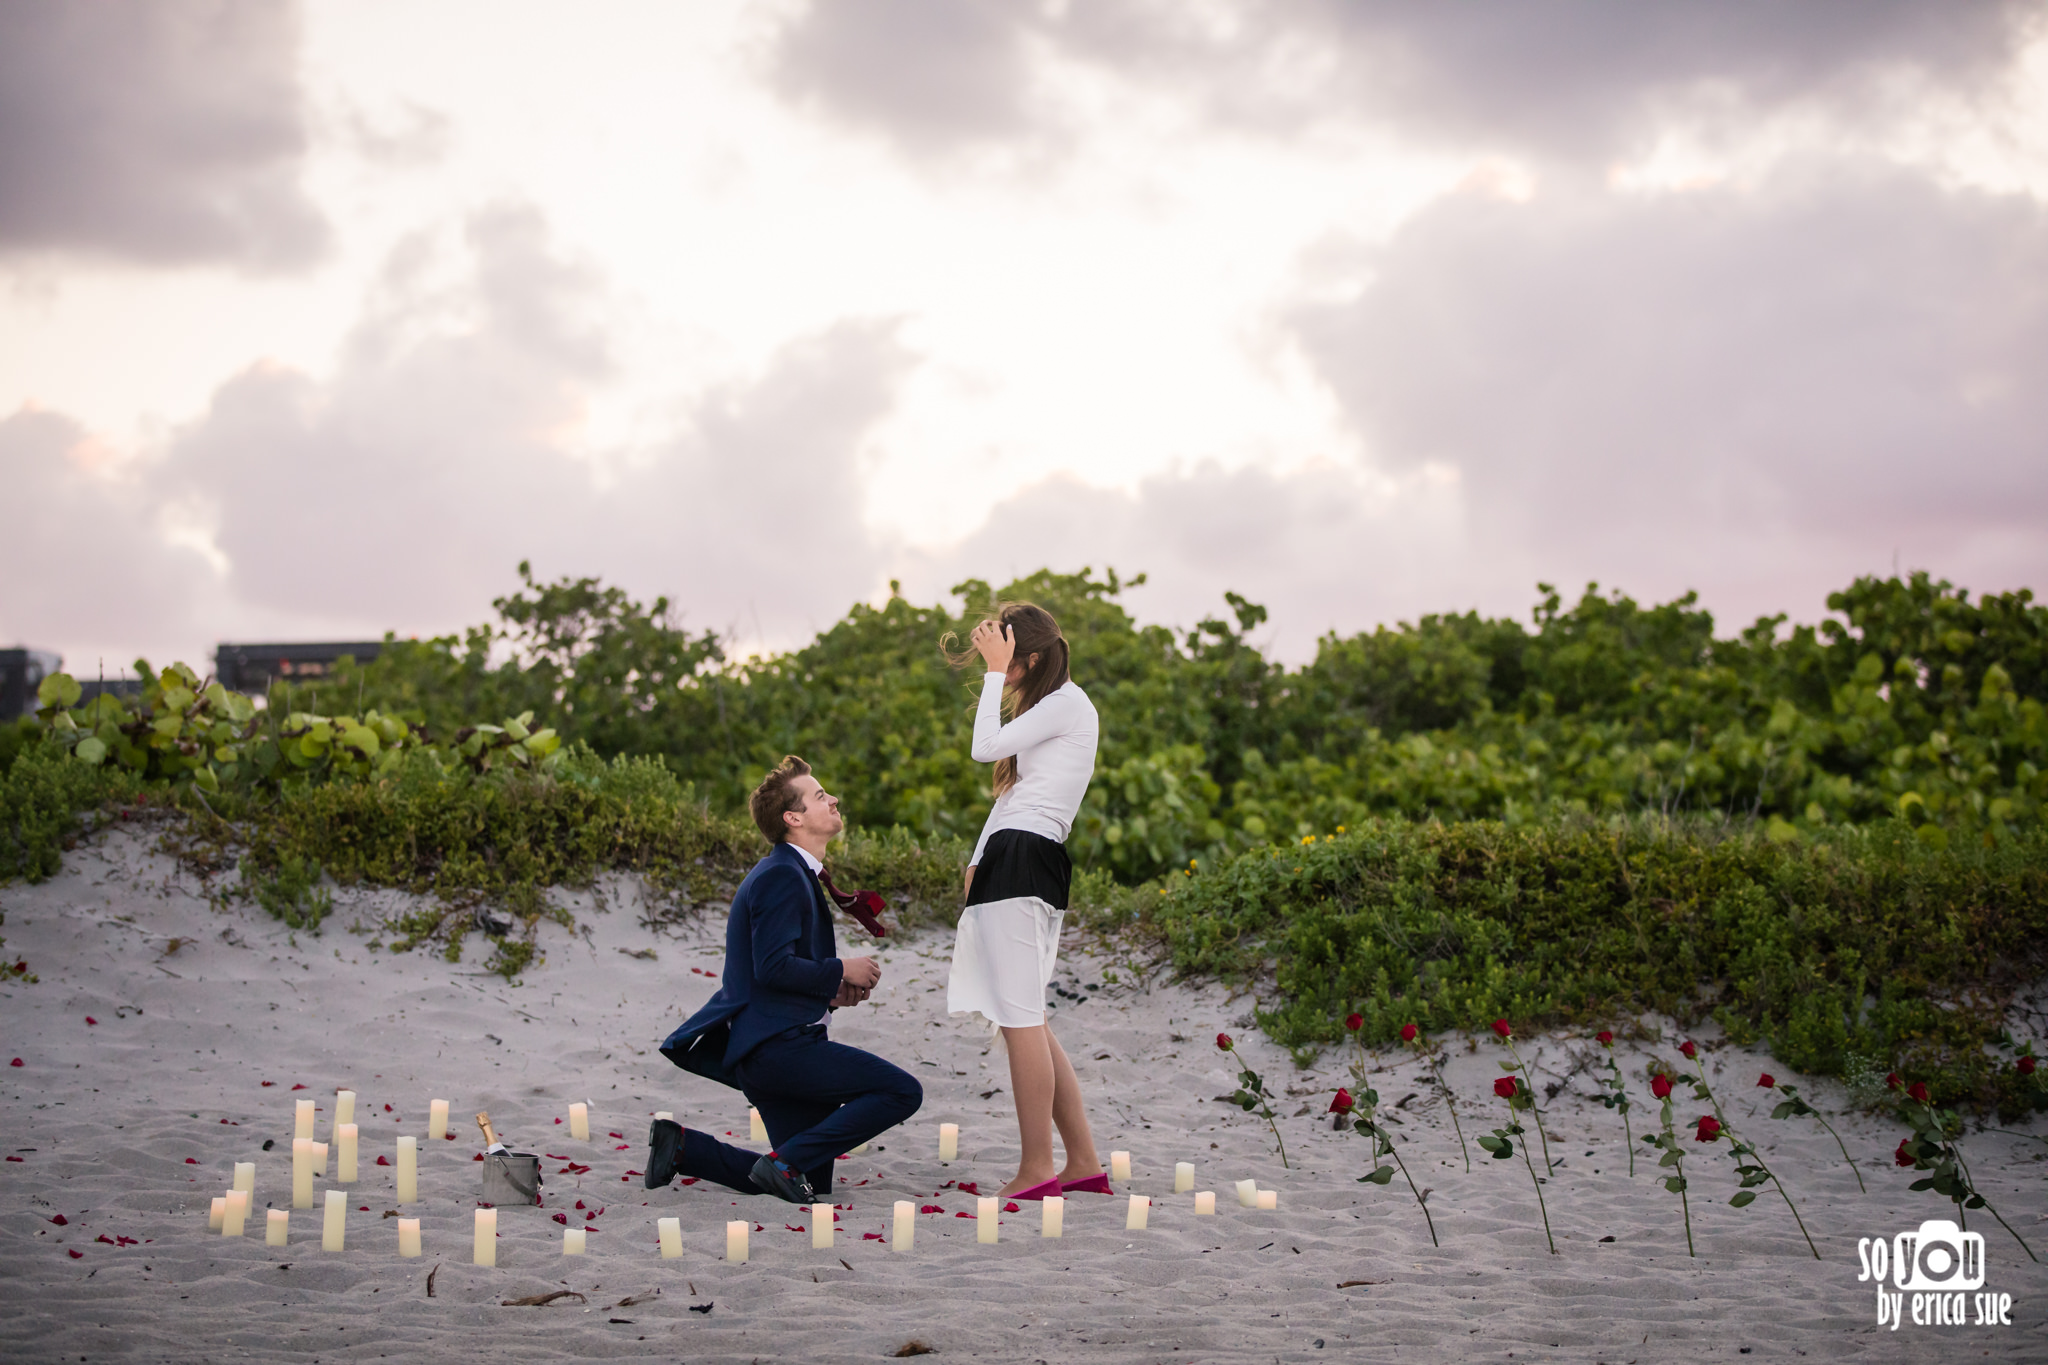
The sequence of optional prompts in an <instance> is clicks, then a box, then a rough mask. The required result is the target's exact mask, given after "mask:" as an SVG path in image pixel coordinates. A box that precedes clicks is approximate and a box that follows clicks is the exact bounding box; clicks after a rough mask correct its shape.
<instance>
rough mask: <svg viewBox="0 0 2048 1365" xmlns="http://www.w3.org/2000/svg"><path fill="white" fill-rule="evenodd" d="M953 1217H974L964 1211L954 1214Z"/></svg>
mask: <svg viewBox="0 0 2048 1365" xmlns="http://www.w3.org/2000/svg"><path fill="white" fill-rule="evenodd" d="M953 1216H954V1217H955V1218H972V1217H974V1215H973V1214H971V1213H968V1212H966V1211H964V1210H963V1211H961V1212H959V1213H956V1214H954V1215H953Z"/></svg>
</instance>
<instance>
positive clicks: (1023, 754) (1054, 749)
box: [972, 673, 1102, 864]
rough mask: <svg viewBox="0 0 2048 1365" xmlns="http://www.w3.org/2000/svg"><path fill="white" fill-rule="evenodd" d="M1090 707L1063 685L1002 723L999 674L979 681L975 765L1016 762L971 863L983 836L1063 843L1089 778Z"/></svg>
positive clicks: (1095, 724) (1093, 728)
mask: <svg viewBox="0 0 2048 1365" xmlns="http://www.w3.org/2000/svg"><path fill="white" fill-rule="evenodd" d="M1101 728H1102V727H1101V722H1100V721H1099V720H1098V719H1097V717H1096V714H1095V703H1094V702H1091V701H1089V700H1088V694H1087V693H1086V692H1083V691H1082V690H1081V688H1080V686H1079V685H1078V684H1076V683H1075V682H1073V681H1072V680H1071V679H1069V680H1068V681H1067V682H1066V683H1064V684H1062V685H1061V686H1059V687H1057V688H1055V689H1054V690H1053V691H1051V692H1049V693H1047V694H1046V695H1045V696H1044V697H1043V698H1041V699H1040V700H1039V702H1038V704H1037V705H1036V706H1034V707H1032V708H1031V709H1030V710H1029V711H1026V712H1025V713H1024V714H1023V715H1021V716H1018V717H1017V718H1016V719H1015V720H1012V721H1011V722H1010V723H1009V724H1008V725H1005V724H1003V675H1002V674H1000V673H990V674H987V675H985V676H984V677H983V678H982V680H981V704H980V705H979V706H978V707H976V708H975V712H974V747H973V750H972V753H973V756H974V761H975V762H976V763H994V762H996V761H997V760H998V759H1004V758H1011V757H1015V758H1016V760H1017V782H1016V785H1015V786H1013V787H1011V788H1010V789H1009V790H1008V791H1006V792H1004V793H1003V794H1002V795H1001V796H999V797H997V798H996V804H995V809H993V810H991V811H990V812H989V813H988V821H987V823H985V824H984V825H983V826H982V828H981V838H980V839H979V840H978V841H977V842H976V843H975V845H974V858H973V860H972V861H973V862H974V863H976V864H979V863H980V862H981V854H982V850H983V849H985V848H987V847H988V838H989V836H990V835H991V834H994V833H995V832H996V831H997V830H999V829H1021V830H1025V831H1027V832H1029V833H1032V834H1038V835H1043V836H1044V837H1045V838H1048V839H1050V840H1052V841H1053V842H1054V843H1056V844H1063V843H1065V842H1066V841H1067V834H1068V832H1069V831H1070V830H1072V829H1073V827H1074V816H1075V815H1076V814H1078V813H1079V812H1080V809H1081V798H1082V797H1084V796H1086V795H1087V794H1088V779H1089V778H1091V777H1093V776H1094V775H1095V744H1096V740H1097V739H1098V738H1099V737H1100V734H1101Z"/></svg>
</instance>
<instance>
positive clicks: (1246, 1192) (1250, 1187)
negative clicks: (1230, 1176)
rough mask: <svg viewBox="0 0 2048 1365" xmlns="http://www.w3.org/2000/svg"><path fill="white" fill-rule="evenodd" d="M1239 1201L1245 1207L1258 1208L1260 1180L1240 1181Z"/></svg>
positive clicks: (1238, 1183) (1238, 1187)
mask: <svg viewBox="0 0 2048 1365" xmlns="http://www.w3.org/2000/svg"><path fill="white" fill-rule="evenodd" d="M1237 1202H1238V1203H1239V1204H1240V1205H1241V1206H1243V1207H1244V1208H1248V1209H1255V1208H1257V1207H1258V1206H1259V1182H1258V1181H1256V1180H1240V1181H1238V1182H1237Z"/></svg>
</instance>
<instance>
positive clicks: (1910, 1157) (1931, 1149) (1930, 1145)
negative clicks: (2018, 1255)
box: [1885, 1073, 2041, 1265]
mask: <svg viewBox="0 0 2048 1365" xmlns="http://www.w3.org/2000/svg"><path fill="white" fill-rule="evenodd" d="M1885 1084H1886V1085H1888V1086H1890V1087H1891V1088H1892V1089H1894V1090H1896V1089H1898V1088H1899V1078H1898V1075H1897V1073H1893V1074H1892V1075H1890V1076H1887V1077H1886V1078H1885ZM1906 1095H1907V1097H1908V1098H1909V1099H1910V1100H1911V1101H1912V1102H1913V1104H1914V1105H1915V1106H1916V1107H1918V1109H1919V1110H1920V1117H1919V1118H1917V1119H1915V1118H1913V1117H1912V1116H1911V1114H1910V1113H1909V1112H1907V1111H1906V1109H1905V1107H1904V1106H1901V1114H1902V1116H1904V1117H1905V1118H1906V1120H1907V1122H1909V1123H1911V1124H1912V1125H1913V1135H1912V1136H1911V1137H1908V1138H1902V1139H1900V1141H1899V1150H1898V1154H1897V1160H1898V1164H1899V1165H1901V1166H1911V1167H1913V1168H1914V1169H1915V1170H1922V1171H1930V1172H1932V1174H1930V1175H1928V1176H1927V1177H1926V1178H1925V1179H1922V1180H1916V1181H1914V1182H1913V1184H1912V1185H1911V1187H1910V1188H1912V1189H1916V1190H1930V1189H1931V1190H1933V1191H1934V1192H1935V1193H1936V1194H1940V1195H1945V1196H1947V1197H1948V1198H1950V1199H1952V1200H1954V1201H1955V1206H1956V1221H1957V1222H1958V1223H1962V1225H1963V1226H1964V1228H1965V1229H1967V1228H1968V1226H1969V1224H1968V1223H1967V1222H1965V1221H1964V1213H1963V1211H1964V1210H1965V1209H1989V1210H1990V1212H1991V1216H1992V1217H1993V1218H1996V1219H1997V1220H1998V1226H2000V1227H2002V1228H2004V1229H2005V1230H2006V1231H2007V1232H2010V1233H2012V1239H2013V1240H2014V1241H2015V1242H2018V1243H2019V1244H2020V1250H2022V1251H2024V1252H2026V1253H2027V1259H2028V1260H2030V1261H2033V1262H2034V1263H2035V1264H2037V1265H2038V1264H2039V1263H2040V1260H2041V1258H2040V1257H2039V1256H2036V1255H2035V1254H2034V1249H2033V1248H2032V1247H2030V1246H2028V1245H2027V1239H2026V1238H2024V1237H2022V1236H2020V1235H2019V1233H2018V1232H2016V1231H2014V1229H2013V1226H2012V1224H2010V1223H2008V1222H2006V1221H2005V1216H2004V1215H2003V1214H2001V1213H2000V1212H1999V1211H1998V1210H1997V1209H1995V1208H1992V1207H1991V1201H1990V1200H1988V1199H1986V1198H1985V1197H1984V1195H1983V1193H1982V1192H1981V1191H1979V1190H1978V1189H1977V1187H1976V1184H1975V1182H1973V1181H1972V1180H1971V1179H1970V1167H1969V1164H1968V1163H1967V1162H1965V1161H1964V1160H1963V1149H1962V1147H1961V1146H1960V1145H1959V1144H1958V1143H1957V1141H1956V1139H1957V1138H1959V1137H1961V1136H1962V1133H1963V1121H1962V1118H1961V1117H1960V1116H1959V1115H1957V1113H1956V1112H1955V1111H1954V1110H1953V1109H1937V1108H1935V1106H1934V1098H1933V1096H1931V1095H1929V1094H1928V1093H1927V1083H1926V1082H1924V1081H1915V1082H1913V1085H1912V1087H1911V1088H1910V1089H1908V1090H1907V1091H1906Z"/></svg>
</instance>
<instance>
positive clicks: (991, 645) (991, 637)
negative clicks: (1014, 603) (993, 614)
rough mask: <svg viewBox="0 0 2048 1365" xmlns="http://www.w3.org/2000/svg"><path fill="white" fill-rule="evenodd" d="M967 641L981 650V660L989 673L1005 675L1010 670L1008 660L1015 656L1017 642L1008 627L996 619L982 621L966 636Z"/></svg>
mask: <svg viewBox="0 0 2048 1365" xmlns="http://www.w3.org/2000/svg"><path fill="white" fill-rule="evenodd" d="M967 640H968V643H970V644H972V645H973V646H974V647H975V648H976V649H978V650H980V651H981V658H982V662H983V663H985V664H987V665H988V671H989V672H991V673H1001V674H1003V675H1004V676H1005V677H1007V676H1008V675H1009V672H1010V661H1011V660H1012V659H1014V658H1015V657H1016V656H1017V642H1016V641H1015V640H1014V639H1012V638H1011V636H1010V628H1009V627H1008V626H1006V625H1003V624H1001V623H1000V622H997V621H983V622H982V623H981V624H980V625H978V626H976V627H975V628H974V630H973V631H972V632H971V633H970V634H969V635H968V637H967Z"/></svg>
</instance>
